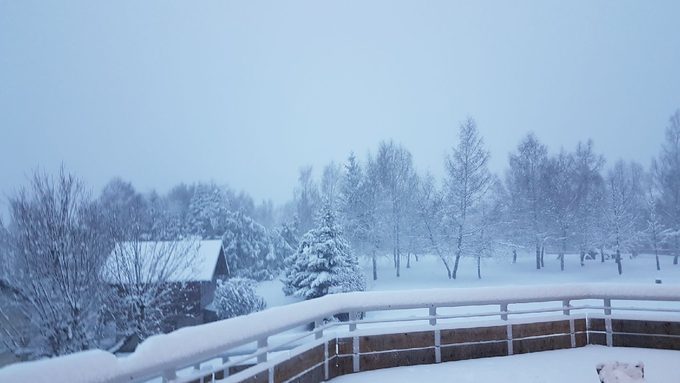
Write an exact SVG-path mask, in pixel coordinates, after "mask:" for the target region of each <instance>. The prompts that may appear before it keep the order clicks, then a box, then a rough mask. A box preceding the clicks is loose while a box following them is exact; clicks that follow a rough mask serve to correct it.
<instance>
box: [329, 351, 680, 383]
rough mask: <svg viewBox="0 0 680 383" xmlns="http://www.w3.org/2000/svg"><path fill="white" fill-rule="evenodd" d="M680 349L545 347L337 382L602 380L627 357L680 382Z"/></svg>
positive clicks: (654, 381) (659, 379)
mask: <svg viewBox="0 0 680 383" xmlns="http://www.w3.org/2000/svg"><path fill="white" fill-rule="evenodd" d="M679 360H680V351H667V350H649V349H640V348H610V347H604V346H586V347H582V348H576V349H569V350H557V351H545V352H537V353H532V354H522V355H513V356H503V357H496V358H484V359H474V360H464V361H457V362H448V363H442V364H434V365H422V366H411V367H396V368H389V369H384V370H376V371H368V372H361V373H358V374H351V375H345V376H341V377H338V378H336V379H333V380H332V382H333V383H364V382H367V383H368V382H370V383H373V382H390V383H402V382H403V383H411V382H431V383H437V382H456V383H479V382H488V383H504V382H517V383H520V382H521V383H574V382H578V383H589V382H592V383H597V382H599V381H600V380H599V378H598V377H597V372H596V371H595V367H596V366H597V364H598V363H602V362H609V361H621V362H631V363H637V362H638V361H641V362H644V364H645V381H646V382H647V383H672V382H680V378H679V377H678V372H677V364H676V363H677V362H678V361H679Z"/></svg>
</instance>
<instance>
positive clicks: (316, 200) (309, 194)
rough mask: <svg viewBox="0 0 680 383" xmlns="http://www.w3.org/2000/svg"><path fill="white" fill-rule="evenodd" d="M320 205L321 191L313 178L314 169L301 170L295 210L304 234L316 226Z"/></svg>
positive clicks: (296, 191)
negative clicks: (316, 216) (315, 220)
mask: <svg viewBox="0 0 680 383" xmlns="http://www.w3.org/2000/svg"><path fill="white" fill-rule="evenodd" d="M320 203H321V199H320V196H319V189H318V187H317V185H316V183H315V182H314V179H313V178H312V167H311V166H307V167H303V168H300V175H299V177H298V187H297V188H296V189H295V208H296V214H297V217H298V222H299V224H300V232H301V233H302V234H304V233H306V232H307V231H308V230H310V229H312V228H313V227H314V226H315V225H314V218H315V217H314V216H315V214H316V211H317V210H318V208H319V206H320Z"/></svg>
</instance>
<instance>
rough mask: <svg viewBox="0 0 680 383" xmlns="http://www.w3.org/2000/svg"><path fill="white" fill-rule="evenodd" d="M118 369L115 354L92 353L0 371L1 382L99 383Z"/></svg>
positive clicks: (40, 361)
mask: <svg viewBox="0 0 680 383" xmlns="http://www.w3.org/2000/svg"><path fill="white" fill-rule="evenodd" d="M95 366H96V368H95ZM116 367H117V358H116V357H115V356H114V355H113V354H111V353H108V352H106V351H102V350H90V351H84V352H79V353H77V354H71V355H66V356H63V357H60V358H53V359H41V360H37V361H32V362H25V363H17V364H13V365H10V366H9V367H5V368H3V369H0V382H3V383H4V382H7V383H9V382H52V383H60V382H64V383H66V382H91V383H97V382H103V381H105V380H106V379H105V378H106V377H108V376H112V375H113V374H114V373H115V371H116Z"/></svg>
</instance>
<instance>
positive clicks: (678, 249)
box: [673, 235, 680, 265]
mask: <svg viewBox="0 0 680 383" xmlns="http://www.w3.org/2000/svg"><path fill="white" fill-rule="evenodd" d="M678 237H679V236H678V235H676V236H675V257H674V258H673V264H674V265H677V264H678V257H680V243H679V242H680V239H678Z"/></svg>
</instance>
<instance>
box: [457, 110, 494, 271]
mask: <svg viewBox="0 0 680 383" xmlns="http://www.w3.org/2000/svg"><path fill="white" fill-rule="evenodd" d="M458 140H459V141H458V145H457V146H456V147H455V148H453V150H452V153H451V155H449V156H448V158H447V159H446V170H447V173H446V201H447V205H448V206H447V213H448V214H449V218H450V219H451V220H452V222H451V223H452V225H453V229H454V231H455V234H454V236H455V241H456V243H455V258H454V262H453V271H452V273H451V277H452V278H453V279H456V276H457V273H458V265H459V262H460V258H461V256H462V255H463V253H464V252H465V250H466V247H468V246H467V245H468V244H467V243H466V241H467V240H468V238H470V237H476V236H477V235H478V234H479V231H480V230H483V227H481V226H476V225H472V223H473V222H474V223H476V224H483V223H486V221H485V220H484V219H481V210H480V207H481V206H480V205H481V204H482V203H483V202H484V199H485V197H486V196H487V193H488V191H489V188H490V186H491V183H492V181H493V177H492V176H491V173H489V169H488V162H489V157H490V155H489V152H488V151H487V150H486V149H484V141H483V139H482V137H481V136H480V135H479V132H478V130H477V125H476V124H475V121H474V120H472V119H468V120H467V121H465V123H463V124H461V125H460V127H459V132H458ZM475 214H478V215H480V217H471V215H475Z"/></svg>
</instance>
